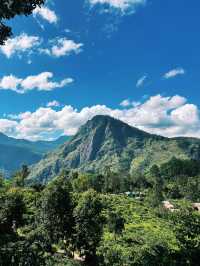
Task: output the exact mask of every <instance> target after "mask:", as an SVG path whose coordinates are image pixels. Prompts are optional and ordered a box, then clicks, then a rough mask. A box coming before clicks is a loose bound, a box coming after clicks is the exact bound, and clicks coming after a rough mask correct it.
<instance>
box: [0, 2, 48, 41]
mask: <svg viewBox="0 0 200 266" xmlns="http://www.w3.org/2000/svg"><path fill="white" fill-rule="evenodd" d="M44 2H45V0H20V1H19V0H12V1H10V0H1V6H0V45H3V44H4V43H5V41H6V40H7V39H8V38H9V37H11V35H12V29H11V28H10V27H8V26H6V25H5V24H4V22H3V21H4V20H10V19H12V18H14V17H15V16H17V15H25V16H28V15H30V14H31V13H32V11H33V10H34V9H35V8H36V7H37V6H41V5H42V4H44Z"/></svg>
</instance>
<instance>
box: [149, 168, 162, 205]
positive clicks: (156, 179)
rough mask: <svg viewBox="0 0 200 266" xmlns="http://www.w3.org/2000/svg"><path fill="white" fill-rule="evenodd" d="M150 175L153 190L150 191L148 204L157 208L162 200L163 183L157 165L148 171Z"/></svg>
mask: <svg viewBox="0 0 200 266" xmlns="http://www.w3.org/2000/svg"><path fill="white" fill-rule="evenodd" d="M150 175H151V178H152V180H153V189H152V190H151V195H150V202H151V205H152V206H153V207H157V206H159V205H160V204H161V203H162V201H163V200H164V196H163V189H164V182H163V178H162V176H161V173H160V168H159V167H158V166H157V165H154V166H152V168H151V169H150Z"/></svg>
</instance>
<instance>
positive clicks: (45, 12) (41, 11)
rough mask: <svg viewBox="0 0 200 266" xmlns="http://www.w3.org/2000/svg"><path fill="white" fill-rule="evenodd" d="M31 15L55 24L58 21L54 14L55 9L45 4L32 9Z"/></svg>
mask: <svg viewBox="0 0 200 266" xmlns="http://www.w3.org/2000/svg"><path fill="white" fill-rule="evenodd" d="M33 15H34V16H39V17H41V18H43V19H44V20H46V21H48V22H49V23H51V24H56V23H57V22H58V16H57V15H56V13H55V11H54V10H51V9H50V8H48V7H45V6H42V7H36V9H35V10H34V11H33Z"/></svg>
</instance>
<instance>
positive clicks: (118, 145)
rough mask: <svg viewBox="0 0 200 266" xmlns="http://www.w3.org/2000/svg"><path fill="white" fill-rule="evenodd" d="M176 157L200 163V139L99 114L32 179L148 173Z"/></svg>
mask: <svg viewBox="0 0 200 266" xmlns="http://www.w3.org/2000/svg"><path fill="white" fill-rule="evenodd" d="M173 156H176V157H177V158H182V159H187V158H192V159H196V160H199V159H200V140H199V139H194V138H174V139H169V138H165V137H161V136H157V135H152V134H149V133H146V132H144V131H142V130H139V129H137V128H134V127H131V126H129V125H127V124H125V123H124V122H122V121H119V120H116V119H114V118H112V117H109V116H102V115H98V116H96V117H94V118H93V119H92V120H90V121H88V122H87V123H86V124H85V125H83V126H82V127H81V128H80V130H79V131H78V133H77V134H76V135H75V136H74V137H73V138H72V139H71V140H70V141H69V142H67V143H65V144H64V145H63V146H61V147H60V148H58V149H57V150H56V151H54V152H52V153H50V154H49V155H48V156H46V157H45V158H44V159H42V160H41V161H40V162H39V163H37V164H36V165H35V166H33V168H32V171H31V174H30V176H29V179H30V180H31V181H32V182H42V183H46V182H48V181H49V180H51V179H52V178H54V177H55V176H56V175H58V174H59V173H60V172H61V171H62V170H63V169H76V170H78V171H80V172H95V173H99V172H102V171H104V170H105V169H106V168H107V167H110V168H111V169H112V170H113V171H115V172H130V173H134V172H138V171H141V172H145V171H147V170H148V169H149V167H151V166H152V165H153V164H154V163H157V164H161V163H163V162H166V161H168V160H169V159H170V158H172V157H173Z"/></svg>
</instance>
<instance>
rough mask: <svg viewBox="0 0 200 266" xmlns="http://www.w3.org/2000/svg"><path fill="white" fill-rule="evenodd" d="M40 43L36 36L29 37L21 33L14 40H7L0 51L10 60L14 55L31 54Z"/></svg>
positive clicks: (0, 47)
mask: <svg viewBox="0 0 200 266" xmlns="http://www.w3.org/2000/svg"><path fill="white" fill-rule="evenodd" d="M40 43H41V40H40V38H39V37H38V36H29V35H27V34H26V33H22V34H20V35H19V36H17V37H15V38H11V39H8V40H7V41H6V43H5V45H3V46H0V51H1V53H3V54H4V55H5V56H6V57H7V58H10V57H12V56H13V55H14V54H18V55H21V54H22V53H24V52H31V51H32V50H33V49H34V48H36V47H38V46H39V45H40Z"/></svg>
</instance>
